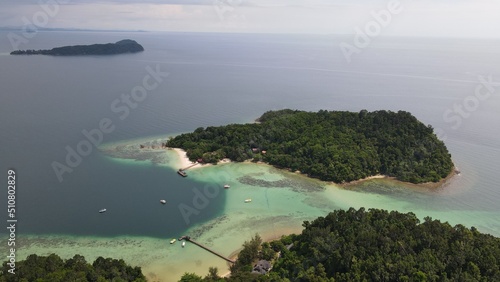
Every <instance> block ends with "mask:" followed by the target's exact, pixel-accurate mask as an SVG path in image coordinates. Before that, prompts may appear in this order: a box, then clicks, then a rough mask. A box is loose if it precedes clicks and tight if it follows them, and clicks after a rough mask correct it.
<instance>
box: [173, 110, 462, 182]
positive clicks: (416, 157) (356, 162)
mask: <svg viewBox="0 0 500 282" xmlns="http://www.w3.org/2000/svg"><path fill="white" fill-rule="evenodd" d="M257 121H258V122H257V123H251V124H230V125H226V126H218V127H207V128H202V127H200V128H198V129H196V130H195V131H194V132H193V133H186V134H181V135H179V136H176V137H174V138H171V139H169V140H168V141H167V143H166V145H167V146H168V147H174V148H181V149H184V150H185V151H186V152H187V156H188V157H189V159H190V160H192V161H201V162H205V163H217V162H218V161H220V160H221V159H223V158H229V159H231V160H233V161H238V162H241V161H246V160H252V161H255V162H259V161H262V162H266V163H268V164H271V165H274V166H276V167H279V168H287V169H290V170H291V171H300V172H301V173H305V174H307V175H308V176H310V177H314V178H319V179H321V180H324V181H333V182H336V183H344V182H351V181H355V180H359V179H364V178H367V177H370V176H374V175H385V176H390V177H394V178H396V179H398V180H401V181H404V182H411V183H425V182H439V181H440V180H442V179H443V178H446V177H447V176H448V175H450V174H451V173H452V172H453V168H454V166H453V162H452V160H451V155H450V154H449V152H448V149H447V148H446V146H445V144H444V143H443V142H442V141H440V140H439V139H438V138H437V136H436V135H435V134H434V130H433V128H432V127H431V126H430V125H429V126H426V125H424V124H423V123H421V122H420V121H418V120H417V119H416V118H415V117H414V116H413V115H411V114H410V113H408V112H404V111H399V112H391V111H375V112H368V111H366V110H362V111H360V112H359V113H357V112H345V111H325V110H321V111H319V112H305V111H298V110H289V109H287V110H280V111H269V112H266V113H264V114H263V115H262V116H261V117H260V118H259V119H258V120H257Z"/></svg>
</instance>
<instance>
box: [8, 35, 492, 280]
mask: <svg viewBox="0 0 500 282" xmlns="http://www.w3.org/2000/svg"><path fill="white" fill-rule="evenodd" d="M6 38H7V35H6V33H5V32H0V53H1V54H6V53H8V52H10V51H12V50H11V46H10V44H9V42H8V40H5V39H6ZM123 38H132V39H134V40H136V41H138V42H140V43H141V44H142V45H143V46H144V47H145V49H146V51H145V52H143V53H139V54H134V55H123V56H112V57H72V58H61V57H48V56H31V57H24V56H0V65H1V66H2V67H1V68H0V85H1V87H0V88H1V91H0V99H1V103H0V107H1V108H0V109H1V110H0V128H1V129H2V130H0V156H1V159H2V161H1V162H0V171H7V169H9V168H14V169H15V170H16V171H17V174H18V176H19V180H18V190H17V193H18V198H19V201H18V204H19V206H18V207H19V209H18V213H17V215H18V219H19V229H18V234H17V236H18V238H19V248H18V249H17V250H18V256H19V257H25V256H27V255H28V254H30V253H38V254H49V253H51V252H55V253H58V254H61V255H62V256H64V257H71V256H73V255H74V254H75V253H80V254H83V255H85V256H86V257H87V259H89V260H93V259H94V258H95V257H97V256H112V257H116V258H123V259H125V260H126V261H127V262H129V263H131V264H134V265H140V266H142V267H143V269H144V272H145V273H146V274H147V275H148V277H150V278H151V279H152V280H153V281H156V280H159V281H175V280H176V279H178V277H180V275H182V273H183V272H184V271H196V272H197V273H200V274H204V273H206V271H207V269H208V267H209V266H212V265H213V266H218V267H219V268H220V269H221V272H223V271H222V270H223V269H227V268H226V264H225V262H223V261H221V260H219V259H217V258H214V257H213V256H212V255H210V254H208V253H206V252H203V251H200V250H199V249H197V248H194V247H192V246H186V248H184V249H182V248H181V247H180V245H179V244H174V245H170V244H168V241H169V240H170V239H171V238H172V237H178V236H181V235H185V234H188V235H192V236H194V237H196V238H197V239H198V240H199V241H200V242H202V243H205V244H207V245H209V246H211V247H213V248H214V249H216V250H218V251H220V252H222V253H224V254H227V255H229V254H230V253H231V252H233V251H234V250H236V249H238V248H239V246H240V245H241V244H242V243H243V242H244V241H245V240H247V239H249V238H250V236H252V235H253V234H254V233H255V232H259V233H261V234H262V235H263V236H264V237H266V238H272V237H276V236H279V235H281V234H282V233H288V232H300V229H301V224H302V221H304V220H312V219H314V218H315V217H317V216H322V215H325V214H326V213H327V212H329V211H331V210H333V209H337V208H349V207H356V208H357V207H361V206H364V207H367V208H370V207H377V208H384V209H388V210H392V209H397V210H400V211H403V212H409V211H411V212H414V213H416V214H417V215H418V216H419V217H421V218H422V217H424V216H432V217H434V218H438V219H440V220H443V221H449V222H450V223H452V224H456V223H463V224H465V225H467V226H475V227H477V228H478V229H479V230H481V231H483V232H488V233H491V234H494V235H500V222H499V219H500V204H499V202H498V199H499V198H500V189H499V185H498V168H499V167H500V163H499V160H500V142H498V140H499V139H500V128H499V127H498V126H496V125H498V124H500V96H499V95H498V93H500V91H499V90H498V89H497V91H496V92H495V93H494V94H493V95H491V97H490V98H489V99H488V100H487V101H482V102H481V103H480V104H479V105H478V107H477V109H476V110H475V111H473V112H470V115H469V116H468V117H467V118H463V119H462V123H461V125H460V126H459V127H458V128H454V127H452V126H453V123H450V122H447V121H446V120H445V119H444V118H443V113H445V112H446V111H447V110H449V109H453V107H454V105H455V104H463V102H464V100H465V99H466V98H467V97H469V96H470V95H473V94H474V90H475V88H476V87H477V85H478V83H479V82H478V75H482V76H486V77H487V76H490V75H491V77H492V79H493V80H494V81H496V80H497V78H498V77H500V71H499V69H498V67H497V66H498V65H500V51H499V50H500V48H495V46H497V45H499V43H500V42H499V41H496V40H467V39H460V40H458V39H429V38H390V37H380V38H378V40H377V41H374V42H373V43H372V45H371V46H370V47H369V48H366V49H365V50H363V52H362V54H359V56H358V57H357V58H356V60H353V62H352V63H351V64H347V63H346V61H345V59H344V57H343V56H342V54H341V52H340V51H339V49H338V44H339V43H340V42H342V41H345V40H350V39H351V38H348V39H346V38H345V37H336V36H308V35H256V34H246V35H241V34H197V33H193V34H186V33H93V32H82V33H70V32H40V33H38V34H37V35H36V37H34V38H33V39H32V40H30V42H29V46H25V47H26V48H28V49H50V48H52V47H55V46H63V45H74V44H88V43H106V42H115V41H118V40H120V39H123ZM228 46H230V48H229V47H228ZM157 65H158V66H159V67H160V68H161V69H162V71H165V72H169V73H170V76H169V77H168V79H166V80H165V81H164V82H163V83H161V84H160V85H159V87H158V88H157V89H155V90H152V91H151V92H150V93H148V97H147V99H146V100H144V101H143V102H142V103H140V104H138V105H137V107H136V108H134V109H131V111H130V115H129V116H128V117H127V118H126V119H125V120H121V119H120V118H119V115H117V114H116V113H115V112H113V110H112V109H111V104H112V103H113V101H115V100H116V99H119V98H120V95H122V94H124V93H130V91H131V89H133V88H134V87H135V86H137V85H138V84H139V83H141V81H142V79H143V78H144V76H145V75H146V74H147V71H146V67H148V66H150V67H153V68H155V67H156V66H157ZM4 66H7V67H4ZM20 74H22V75H20ZM61 74H64V79H61ZM282 108H297V109H303V110H313V111H317V110H319V109H327V110H350V111H359V110H361V109H368V110H378V109H389V110H394V111H397V110H406V111H409V112H411V113H412V114H414V115H415V116H416V117H417V118H418V119H419V120H421V121H423V122H424V123H426V124H431V125H432V126H433V127H435V128H439V129H440V131H441V132H443V133H444V135H443V136H446V141H445V142H446V145H447V146H448V148H449V150H450V152H451V154H452V156H453V160H454V162H455V164H456V165H457V166H458V167H459V169H460V170H461V172H462V174H461V176H458V177H455V178H454V179H452V180H451V181H450V182H449V183H447V184H446V185H445V186H444V187H442V188H440V189H436V190H432V191H426V190H414V189H408V187H404V186H402V185H400V184H394V183H392V182H387V181H384V180H377V181H370V182H366V183H364V184H363V185H361V186H359V187H355V188H352V187H351V188H349V189H350V190H345V189H339V188H337V187H334V186H331V185H327V184H325V183H321V182H318V181H316V180H311V179H307V178H305V177H303V176H300V175H296V174H294V173H288V172H283V171H279V170H276V169H274V168H271V167H269V166H266V165H257V164H246V163H243V164H225V165H220V166H214V167H205V168H201V169H193V170H191V171H189V177H188V178H181V177H179V176H178V175H177V174H176V172H175V170H176V169H178V166H177V165H176V164H175V163H176V159H175V158H176V155H175V154H173V153H172V152H168V151H165V150H163V151H162V150H152V151H147V150H144V151H139V150H138V144H139V143H144V142H149V141H150V140H153V141H154V140H157V142H159V140H161V139H162V138H166V135H175V134H177V133H179V132H189V131H192V130H194V129H196V128H197V127H199V126H204V127H206V126H217V125H223V124H229V123H240V122H252V121H253V120H255V118H257V117H258V116H260V115H261V114H262V113H263V112H265V111H267V110H272V109H282ZM102 118H109V119H111V120H112V121H113V124H114V125H115V126H116V129H115V131H113V132H112V133H110V134H107V135H105V136H104V137H103V144H105V145H101V146H99V148H94V149H93V151H92V153H91V154H90V155H89V156H87V157H85V158H84V159H83V160H82V163H81V164H80V165H79V166H78V167H76V168H74V170H73V171H72V172H71V173H67V174H65V175H64V181H62V182H59V181H58V179H57V177H56V176H55V174H54V171H53V169H52V167H51V163H52V162H54V161H57V162H64V161H65V157H66V149H65V148H66V146H70V147H72V148H75V146H76V144H78V142H80V141H81V140H82V138H84V137H83V135H82V130H84V129H85V130H91V129H93V128H96V126H97V125H98V123H99V121H100V120H101V119H102ZM226 183H228V184H230V185H231V188H230V189H229V190H224V189H222V185H224V184H226ZM206 191H208V193H209V194H210V193H212V194H210V195H212V196H211V197H207V196H206V195H205V196H203V197H205V198H206V200H203V199H200V198H201V196H199V195H204V194H206V193H205V192H206ZM200 193H201V194H200ZM197 195H198V196H197ZM247 198H252V202H251V203H244V202H243V201H244V200H245V199H247ZM160 199H166V200H167V204H166V205H161V204H160V203H159V200H160ZM195 199H197V200H196V202H193V200H195ZM181 204H183V205H184V206H180V205H181ZM4 207H5V201H4V200H1V201H0V210H5V208H4ZM189 207H191V208H192V209H189ZM101 208H107V209H108V212H107V213H105V214H99V213H98V212H97V211H98V210H99V209H101ZM181 208H184V213H183V210H182V209H181ZM186 209H188V210H189V211H190V213H189V212H188V213H186V211H187V210H186ZM186 214H188V215H189V216H187V218H188V220H186ZM0 235H1V236H0V250H2V251H4V248H5V246H6V241H5V238H6V236H4V235H5V234H0Z"/></svg>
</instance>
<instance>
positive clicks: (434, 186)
mask: <svg viewBox="0 0 500 282" xmlns="http://www.w3.org/2000/svg"><path fill="white" fill-rule="evenodd" d="M456 175H460V171H459V170H458V168H457V167H456V166H453V168H452V169H451V171H450V173H449V174H448V175H447V176H446V177H445V178H441V180H439V181H438V182H424V183H411V182H404V181H401V180H398V179H397V178H396V177H393V176H387V175H382V174H377V175H372V176H368V177H365V178H363V179H358V180H354V181H350V182H346V183H340V184H339V183H334V182H330V183H329V184H333V185H338V186H340V187H342V188H350V187H352V186H357V185H360V184H363V183H364V182H368V181H370V180H374V179H380V180H387V181H390V182H393V183H396V184H401V185H403V186H407V187H410V188H417V189H422V188H425V189H437V188H440V187H443V186H445V185H446V183H447V182H448V181H449V180H451V179H452V178H453V177H454V176H456Z"/></svg>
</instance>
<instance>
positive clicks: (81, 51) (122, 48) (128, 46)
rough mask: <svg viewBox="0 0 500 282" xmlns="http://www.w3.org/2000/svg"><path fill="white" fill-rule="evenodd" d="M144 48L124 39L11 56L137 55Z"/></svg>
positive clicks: (19, 52) (26, 52) (32, 51)
mask: <svg viewBox="0 0 500 282" xmlns="http://www.w3.org/2000/svg"><path fill="white" fill-rule="evenodd" d="M142 51H144V48H143V47H142V46H141V45H140V44H139V43H137V42H136V41H134V40H131V39H124V40H120V41H118V42H116V43H107V44H92V45H75V46H64V47H57V48H53V49H50V50H17V51H13V52H11V53H10V54H11V55H52V56H84V55H115V54H124V53H137V52H142Z"/></svg>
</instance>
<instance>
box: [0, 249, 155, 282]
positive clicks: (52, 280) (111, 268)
mask: <svg viewBox="0 0 500 282" xmlns="http://www.w3.org/2000/svg"><path fill="white" fill-rule="evenodd" d="M9 269H10V267H9V266H8V265H7V262H4V264H3V266H2V272H1V273H0V282H18V281H19V282H24V281H26V282H27V281H36V282H67V281H81V282H86V281H89V282H105V281H113V282H126V281H127V282H128V281H132V282H146V278H145V277H144V275H143V274H142V271H141V268H140V267H131V266H129V265H127V264H126V263H125V262H124V261H123V260H122V259H120V260H117V259H111V258H103V257H98V258H97V259H96V260H95V261H94V263H93V264H89V263H87V261H86V260H85V258H84V257H83V256H81V255H75V256H74V257H73V258H70V259H67V260H63V259H61V258H60V257H59V256H58V255H55V254H51V255H49V256H38V255H35V254H33V255H30V256H28V257H27V258H26V260H23V261H18V262H16V271H15V274H12V273H9V272H8V270H9Z"/></svg>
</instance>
